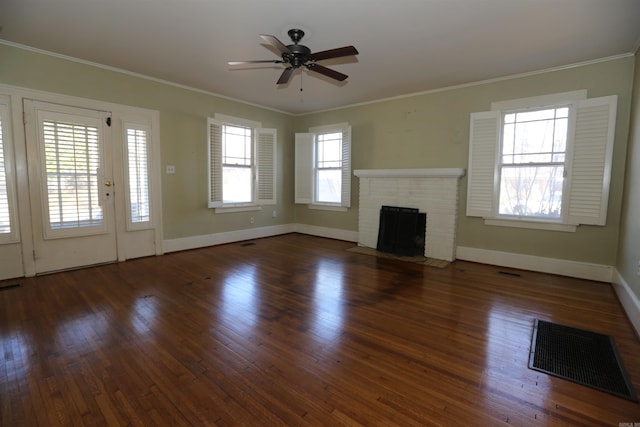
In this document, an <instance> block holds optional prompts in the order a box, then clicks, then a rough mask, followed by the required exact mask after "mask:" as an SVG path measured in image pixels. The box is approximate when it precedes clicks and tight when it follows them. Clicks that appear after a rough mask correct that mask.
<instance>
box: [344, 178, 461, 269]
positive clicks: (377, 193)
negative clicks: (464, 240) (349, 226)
mask: <svg viewBox="0 0 640 427" xmlns="http://www.w3.org/2000/svg"><path fill="white" fill-rule="evenodd" d="M353 173H354V175H355V176H357V177H358V178H360V194H359V199H360V205H359V209H358V245H360V246H365V247H371V248H375V247H376V245H377V239H378V229H379V226H380V209H381V207H382V206H401V207H407V208H415V209H418V210H419V211H420V212H422V213H426V214H427V226H426V233H425V256H427V257H429V258H436V259H441V260H445V261H453V260H454V259H455V258H456V229H457V219H458V190H459V188H458V187H459V181H460V178H461V177H463V176H464V175H465V169H462V168H430V169H358V170H355V171H353Z"/></svg>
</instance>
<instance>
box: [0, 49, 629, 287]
mask: <svg viewBox="0 0 640 427" xmlns="http://www.w3.org/2000/svg"><path fill="white" fill-rule="evenodd" d="M633 64H634V59H633V58H632V57H627V58H621V59H616V60H611V61H607V62H600V63H596V64H592V65H586V66H582V67H576V68H571V69H566V70H561V71H555V72H548V73H542V74H537V75H531V76H527V77H519V78H512V79H508V80H500V81H496V82H492V83H484V84H478V85H472V86H468V87H463V88H457V89H450V90H444V91H440V92H434V93H427V94H422V95H415V96H411V97H406V98H400V99H396V100H389V101H384V102H378V103H374V104H368V105H362V106H357V107H350V108H345V109H341V110H335V111H329V112H322V113H316V114H310V115H304V116H298V117H292V116H289V115H286V114H281V113H277V112H274V111H271V110H267V109H263V108H258V107H254V106H251V105H248V104H245V103H242V102H234V101H230V100H227V99H224V98H220V97H216V96H212V95H208V94H203V93H199V92H194V91H190V90H187V89H182V88H178V87H174V86H169V85H165V84H161V83H158V82H154V81H150V80H145V79H141V78H137V77H134V76H130V75H126V74H121V73H117V72H114V71H109V70H105V69H100V68H96V67H92V66H90V65H84V64H80V63H76V62H72V61H68V60H64V59H59V58H55V57H52V56H49V55H44V54H39V53H34V52H30V51H26V50H21V49H17V48H14V47H10V46H7V45H1V44H0V83H4V84H9V85H15V86H20V87H25V88H31V89H38V90H44V91H49V92H55V93H62V94H66V95H74V96H80V97H85V98H93V99H98V100H102V101H109V102H114V103H121V104H128V105H134V106H137V107H144V108H150V109H155V110H159V111H160V121H161V129H160V133H161V157H162V167H163V169H164V165H166V164H173V165H175V166H176V170H177V173H176V174H175V175H165V174H164V173H163V175H162V190H163V221H164V238H165V239H175V238H181V237H190V236H198V235H206V234H213V233H219V232H225V231H233V230H239V229H248V228H252V227H265V226H270V225H279V224H291V223H295V222H297V223H302V224H307V225H313V226H320V227H329V228H336V229H343V230H348V231H356V230H357V218H358V214H357V207H358V201H357V194H358V189H357V188H358V187H357V185H358V180H357V178H355V177H354V178H353V185H352V195H353V199H352V206H353V207H352V208H351V209H350V210H349V211H348V212H327V211H316V210H309V209H307V208H306V206H295V205H293V134H294V132H296V131H298V132H304V131H307V129H308V128H309V127H310V126H318V125H325V124H331V123H337V122H344V121H347V122H349V123H350V124H351V125H352V127H353V169H369V168H428V167H464V168H466V167H467V156H468V139H469V135H468V134H469V114H470V113H471V112H474V111H486V110H488V109H489V108H490V103H491V102H493V101H500V100H506V99H514V98H522V97H529V96H537V95H543V94H549V93H555V92H565V91H570V90H577V89H587V90H588V96H589V97H597V96H604V95H618V97H619V100H618V117H617V125H616V141H615V150H614V159H613V162H614V163H613V175H612V181H611V196H610V202H609V211H608V221H607V224H608V225H607V226H606V227H589V226H583V227H579V229H578V231H577V232H576V233H562V232H549V231H533V230H523V229H514V228H502V227H492V226H485V225H484V224H483V222H482V220H480V219H477V218H468V217H466V216H464V215H463V213H464V212H465V210H466V206H465V205H466V184H467V182H466V178H464V179H463V181H462V188H461V200H460V212H461V213H462V215H461V216H460V219H459V225H458V245H460V246H466V247H472V248H482V249H490V250H496V251H506V252H514V253H521V254H529V255H537V256H544V257H553V258H559V259H568V260H577V261H583V262H589V263H597V264H604V265H615V264H616V253H617V250H618V235H619V232H620V217H621V208H622V197H623V180H624V169H625V155H626V152H627V137H628V129H629V111H630V105H631V93H632V77H633ZM637 111H638V109H636V116H635V122H634V123H636V126H637V122H638V118H637V116H638V113H637ZM216 112H218V113H223V114H227V115H233V116H241V117H245V118H248V119H251V120H257V121H261V122H262V124H263V126H265V127H275V128H277V129H278V152H279V169H278V188H277V189H278V200H279V203H278V206H276V207H275V209H276V210H277V213H278V216H277V217H276V218H272V210H273V209H266V210H263V211H262V212H260V213H236V214H225V215H214V214H213V212H212V210H210V209H207V208H206V159H205V155H206V133H205V132H206V129H205V119H206V117H207V116H210V115H213V114H214V113H216ZM637 134H638V131H637V130H636V131H635V135H636V137H635V141H636V142H635V143H634V144H635V146H636V148H635V149H634V150H632V151H635V154H634V155H635V160H633V162H634V163H633V164H631V163H630V164H629V167H630V169H633V166H635V168H636V169H637V167H638V153H637V152H638V151H639V150H638V148H637V145H638V142H637V140H638V137H637ZM634 173H635V175H634V178H635V181H634V182H637V181H638V175H637V174H638V172H637V171H636V172H634ZM636 187H637V185H636ZM631 193H632V191H631V192H630V193H629V194H630V196H629V198H630V203H628V204H627V205H626V206H627V210H626V211H625V219H626V230H627V232H633V233H635V234H634V236H635V242H637V241H638V239H637V237H638V223H637V219H635V217H634V218H633V219H630V218H631V217H632V216H633V215H632V212H634V211H635V212H637V211H638V210H637V209H638V204H639V202H638V198H637V197H638V196H637V194H636V193H637V191H636V193H634V194H636V195H635V196H633V197H632V196H631ZM631 204H633V206H629V205H631ZM250 216H255V217H256V222H255V224H254V225H251V224H250V223H249V217H250ZM632 241H633V239H631V240H625V239H623V243H622V244H621V246H620V248H621V251H622V254H624V256H625V257H626V256H627V255H628V256H629V257H637V252H635V254H633V253H632V245H633V243H632ZM636 246H637V243H636ZM636 250H637V247H636ZM631 261H633V260H630V261H624V260H621V261H620V262H621V264H620V265H621V266H625V267H624V270H625V271H627V270H631V269H632V267H627V264H628V263H629V262H631ZM629 275H630V274H629ZM634 283H636V285H637V281H636V282H634Z"/></svg>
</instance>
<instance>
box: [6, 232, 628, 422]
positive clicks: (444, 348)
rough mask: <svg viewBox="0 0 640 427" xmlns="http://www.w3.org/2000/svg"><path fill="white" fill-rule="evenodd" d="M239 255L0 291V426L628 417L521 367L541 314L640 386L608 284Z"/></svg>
mask: <svg viewBox="0 0 640 427" xmlns="http://www.w3.org/2000/svg"><path fill="white" fill-rule="evenodd" d="M251 243H253V244H252V245H244V244H239V243H234V244H228V245H221V246H215V247H209V248H202V249H197V250H191V251H184V252H178V253H172V254H169V255H165V256H161V257H150V258H142V259H137V260H130V261H127V262H124V263H118V264H111V265H103V266H98V267H91V268H86V269H80V270H74V271H68V272H62V273H56V274H50V275H45V276H39V277H34V278H26V279H20V280H19V282H20V286H19V287H14V288H11V289H8V290H4V291H2V292H0V352H2V353H1V354H0V356H1V357H0V362H2V365H1V366H0V411H1V414H0V425H3V426H4V425H7V426H12V427H13V426H16V427H21V426H29V427H30V426H58V425H60V426H62V425H72V426H76V425H77V426H84V425H86V426H96V425H104V426H118V425H133V426H135V425H141V426H153V425H157V426H163V425H176V426H190V425H199V426H202V425H205V426H206V425H218V426H234V425H242V426H260V425H265V426H278V425H282V426H289V425H308V426H328V425H332V426H333V425H344V426H358V425H385V426H393V425H398V426H428V425H434V426H443V425H446V426H449V425H482V426H492V425H517V426H565V425H569V426H617V425H619V423H624V422H632V423H640V405H639V404H638V403H635V402H631V401H628V400H625V399H622V398H619V397H616V396H613V395H610V394H607V393H604V392H600V391H597V390H593V389H591V388H588V387H585V386H581V385H577V384H574V383H571V382H569V381H566V380H562V379H559V378H555V377H552V376H549V375H546V374H543V373H541V372H537V371H533V370H530V369H528V368H527V364H528V358H529V350H530V345H531V336H532V330H533V322H534V320H535V319H536V318H538V319H542V320H549V321H553V322H557V323H561V324H565V325H568V326H573V327H578V328H583V329H589V330H594V331H596V332H599V333H604V334H608V335H612V336H614V338H615V340H616V343H617V345H618V350H619V352H620V354H621V356H622V359H623V361H624V364H625V367H626V368H627V371H628V372H629V374H630V377H631V380H632V382H633V384H634V386H635V387H636V390H640V341H639V340H638V337H637V336H636V334H635V331H634V330H633V328H632V326H631V324H630V322H629V321H628V319H627V318H626V316H625V314H624V312H623V310H622V308H621V306H620V303H619V302H618V300H617V299H616V296H615V293H614V292H613V290H612V287H611V286H610V285H609V284H604V283H599V282H592V281H588V280H579V279H573V278H567V277H560V276H554V275H547V274H541V273H534V272H528V271H519V270H514V269H505V268H500V267H495V266H488V265H482V264H475V263H469V262H462V261H456V262H454V263H451V264H450V265H449V266H447V267H445V268H434V267H425V266H421V265H418V264H413V263H407V262H401V261H398V260H390V259H382V258H377V257H374V256H368V255H362V254H357V253H353V252H349V251H347V249H349V248H350V247H352V246H353V244H351V243H348V242H342V241H336V240H330V239H323V238H317V237H311V236H304V235H298V234H289V235H283V236H277V237H272V238H265V239H259V240H256V241H252V242H251ZM505 273H508V274H505Z"/></svg>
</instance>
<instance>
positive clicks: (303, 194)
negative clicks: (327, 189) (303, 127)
mask: <svg viewBox="0 0 640 427" xmlns="http://www.w3.org/2000/svg"><path fill="white" fill-rule="evenodd" d="M313 140H314V134H312V133H296V147H295V150H296V152H295V203H302V204H309V203H312V202H313Z"/></svg>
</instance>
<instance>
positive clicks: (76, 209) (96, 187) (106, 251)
mask: <svg viewBox="0 0 640 427" xmlns="http://www.w3.org/2000/svg"><path fill="white" fill-rule="evenodd" d="M24 111H25V132H26V137H27V156H28V159H27V160H28V172H29V188H30V190H29V191H30V200H31V207H32V226H33V240H34V242H33V243H34V263H35V270H36V271H35V272H36V273H45V272H51V271H57V270H64V269H69V268H74V267H80V266H86V265H93V264H100V263H106V262H112V261H116V260H117V245H116V228H115V208H114V200H115V198H114V193H113V191H114V187H113V184H112V183H113V175H112V169H113V167H112V156H111V143H110V142H111V132H110V118H109V113H108V112H105V111H95V110H87V109H82V108H75V107H68V106H63V105H57V104H51V103H45V102H39V101H31V100H25V101H24Z"/></svg>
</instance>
